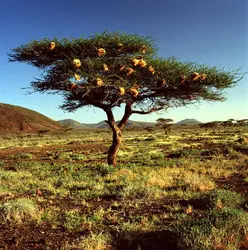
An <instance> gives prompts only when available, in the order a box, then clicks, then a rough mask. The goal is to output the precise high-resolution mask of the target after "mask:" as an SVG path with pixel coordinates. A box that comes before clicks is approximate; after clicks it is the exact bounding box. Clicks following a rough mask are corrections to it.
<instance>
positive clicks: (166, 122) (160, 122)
mask: <svg viewBox="0 0 248 250" xmlns="http://www.w3.org/2000/svg"><path fill="white" fill-rule="evenodd" d="M171 122H173V119H171V118H158V119H157V126H158V127H160V128H162V129H163V130H164V132H165V134H166V133H167V132H168V131H169V128H170V127H171V126H172V123H171Z"/></svg>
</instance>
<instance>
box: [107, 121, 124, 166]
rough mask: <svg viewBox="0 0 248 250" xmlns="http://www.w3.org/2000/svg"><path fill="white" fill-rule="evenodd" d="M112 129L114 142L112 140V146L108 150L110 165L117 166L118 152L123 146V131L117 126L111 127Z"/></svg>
mask: <svg viewBox="0 0 248 250" xmlns="http://www.w3.org/2000/svg"><path fill="white" fill-rule="evenodd" d="M111 129H112V131H113V140H112V145H111V146H110V148H109V150H108V164H109V165H113V166H116V158H117V153H118V150H119V148H120V145H121V140H122V134H121V130H120V129H119V128H118V126H116V125H114V126H111Z"/></svg>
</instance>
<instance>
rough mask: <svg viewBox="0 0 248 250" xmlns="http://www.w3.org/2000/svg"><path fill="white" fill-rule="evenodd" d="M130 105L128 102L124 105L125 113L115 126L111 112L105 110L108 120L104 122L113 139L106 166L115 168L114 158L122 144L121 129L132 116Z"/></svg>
mask: <svg viewBox="0 0 248 250" xmlns="http://www.w3.org/2000/svg"><path fill="white" fill-rule="evenodd" d="M131 106H132V103H131V102H129V103H127V104H126V108H125V113H124V115H123V117H122V119H121V121H120V122H119V124H118V125H117V123H116V122H115V119H114V115H113V113H112V111H111V110H105V112H106V114H107V117H108V120H107V121H106V122H107V123H108V125H109V126H110V128H111V129H112V132H113V139H112V145H111V146H110V148H109V150H108V164H109V165H113V166H116V158H117V153H118V150H119V148H120V145H121V142H122V132H121V131H122V129H123V128H124V127H125V126H126V124H127V121H128V118H129V117H130V116H131V114H132V110H131Z"/></svg>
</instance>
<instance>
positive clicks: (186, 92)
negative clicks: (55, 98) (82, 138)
mask: <svg viewBox="0 0 248 250" xmlns="http://www.w3.org/2000/svg"><path fill="white" fill-rule="evenodd" d="M8 56H9V61H10V62H15V61H17V62H25V63H28V64H31V65H33V66H35V67H37V68H39V69H41V70H42V73H41V75H40V78H39V79H37V78H36V79H35V81H33V82H31V89H32V90H33V91H32V92H41V93H45V92H46V93H52V94H61V95H62V96H63V97H64V103H63V104H62V105H61V106H60V108H62V109H64V110H66V111H69V112H72V111H75V110H77V109H78V108H81V107H85V106H94V107H97V108H100V109H102V110H104V111H105V112H106V115H107V120H106V122H107V123H108V125H109V126H110V128H111V129H112V131H113V140H112V145H111V146H110V148H109V150H108V163H109V164H112V165H116V155H117V151H118V149H119V147H120V144H121V141H122V130H123V128H124V127H125V125H126V123H127V121H128V119H129V117H130V116H131V115H132V114H150V113H152V112H156V111H159V110H166V109H167V108H169V107H179V106H186V105H189V104H192V103H196V102H199V101H201V100H207V101H223V100H224V97H223V89H225V88H227V87H232V86H233V85H234V83H235V82H237V81H238V80H239V79H240V78H239V73H238V71H231V72H230V71H224V70H223V69H222V70H219V69H217V68H215V67H208V66H206V65H199V64H197V63H192V62H180V61H178V60H177V59H175V58H173V57H172V58H167V59H163V58H159V57H157V56H156V46H155V45H154V40H153V39H152V38H151V37H143V36H139V35H128V34H120V33H107V32H104V33H103V34H96V35H94V36H91V37H89V38H78V39H71V40H69V39H66V38H64V39H61V40H59V39H57V38H54V39H47V38H45V39H42V40H39V41H31V42H30V43H28V44H25V45H22V46H19V47H17V48H15V49H12V50H11V52H10V53H9V54H8ZM121 105H124V106H125V111H124V114H123V117H122V119H121V120H120V122H118V123H117V122H116V121H115V118H114V115H113V109H114V108H115V107H120V106H121Z"/></svg>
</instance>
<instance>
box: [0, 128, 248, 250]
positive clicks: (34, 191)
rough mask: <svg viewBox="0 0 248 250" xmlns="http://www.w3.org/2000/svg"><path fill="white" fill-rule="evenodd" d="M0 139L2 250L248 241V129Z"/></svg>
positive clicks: (242, 245) (243, 244) (246, 245)
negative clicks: (112, 158)
mask: <svg viewBox="0 0 248 250" xmlns="http://www.w3.org/2000/svg"><path fill="white" fill-rule="evenodd" d="M124 137H125V140H124V143H123V145H122V147H121V149H120V152H119V165H118V166H117V167H112V166H108V165H107V164H106V163H105V162H106V153H107V150H108V146H109V145H110V140H111V134H110V131H103V130H102V131H67V132H65V133H57V134H40V135H19V136H1V137H0V147H1V148H0V249H6V250H12V249H15V250H19V249H25V250H27V249H51V250H54V249H64V250H67V249H74V250H75V249H85V250H93V249H94V250H103V249H133V250H138V249H140V250H144V249H149V250H152V249H157V250H158V249H185V250H186V249H197V250H198V249H202V250H208V249H216V250H217V249H218V250H225V249H228V250H235V249H248V127H241V126H240V127H228V128H211V129H206V128H199V127H197V126H196V127H187V126H181V127H178V128H174V129H172V130H171V131H170V132H169V133H168V134H165V133H164V131H162V130H155V131H153V132H149V131H147V130H143V131H141V130H138V131H131V130H126V131H125V133H124Z"/></svg>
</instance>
